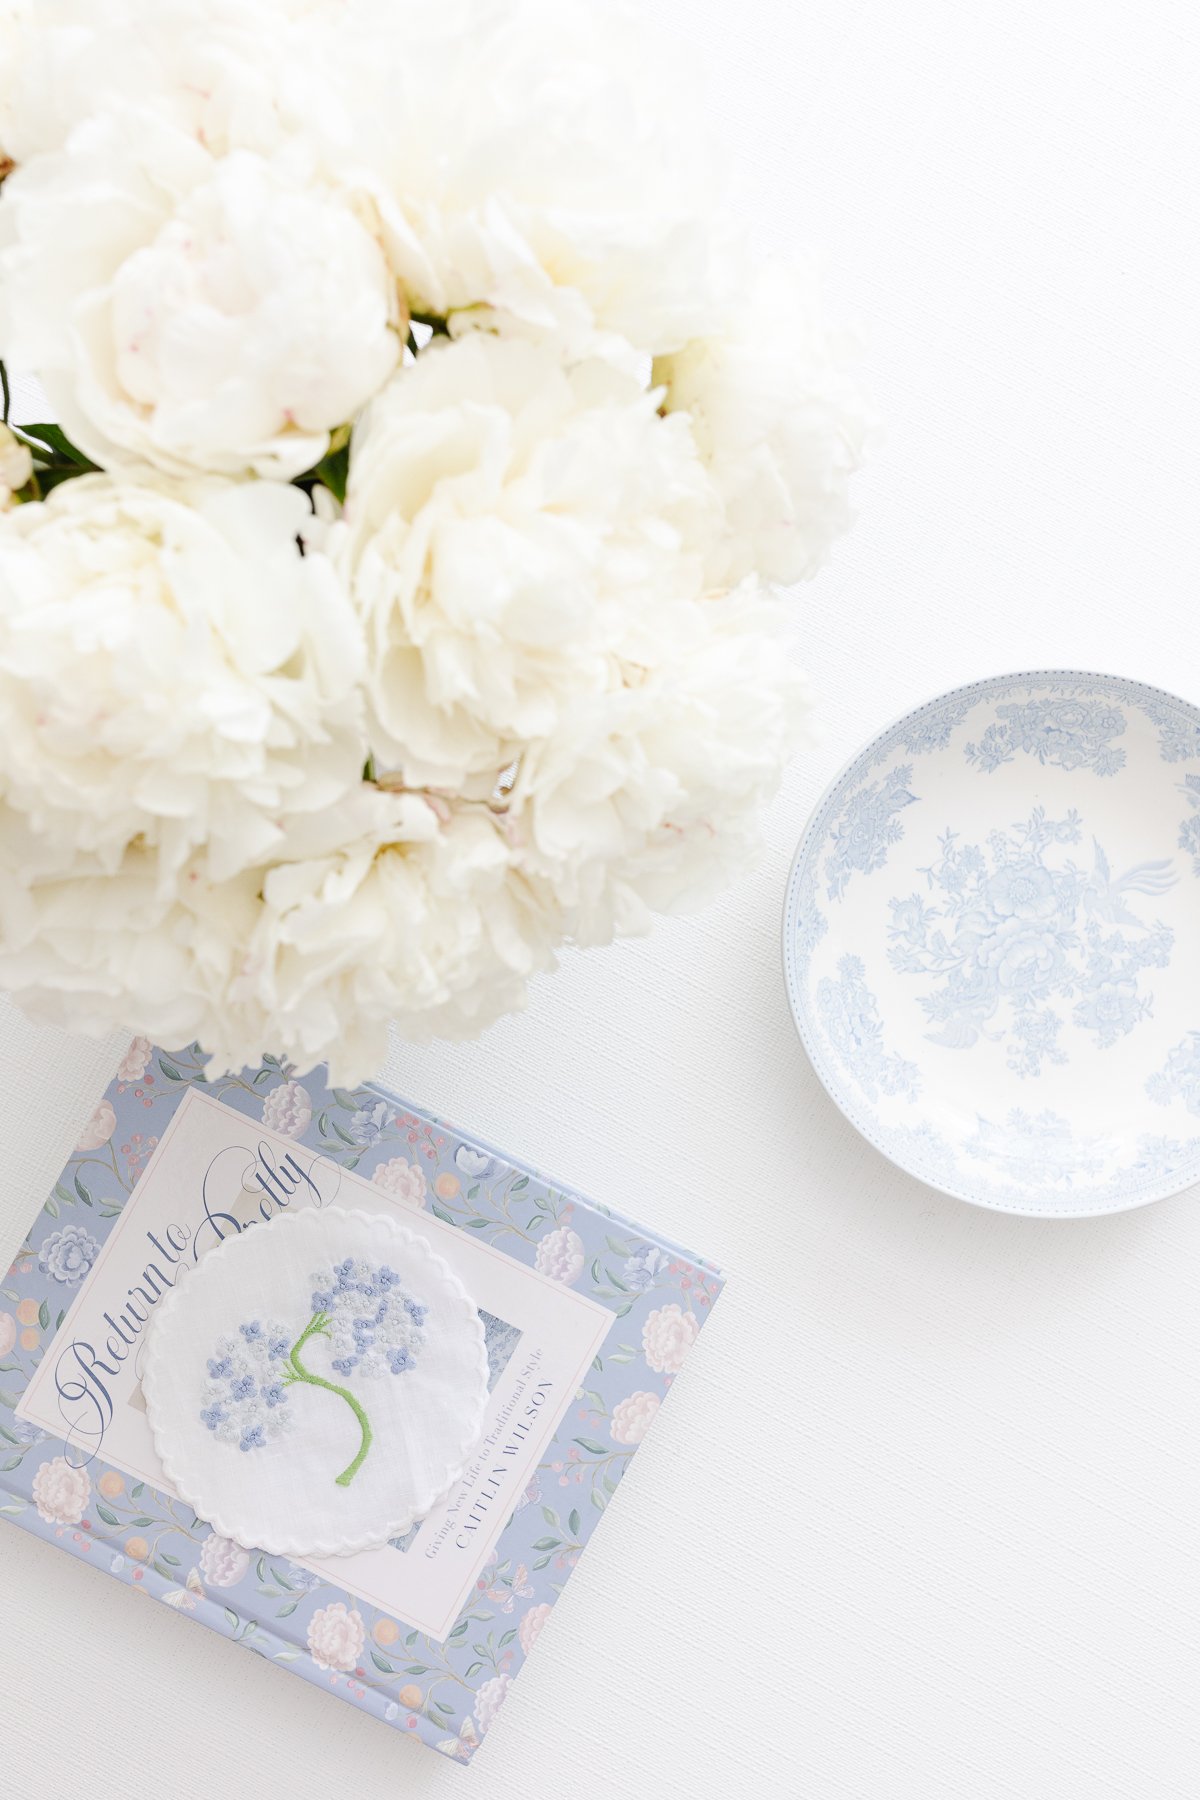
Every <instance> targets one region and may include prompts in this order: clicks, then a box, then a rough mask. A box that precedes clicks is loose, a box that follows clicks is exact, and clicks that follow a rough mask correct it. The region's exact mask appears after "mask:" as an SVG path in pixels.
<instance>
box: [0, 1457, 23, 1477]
mask: <svg viewBox="0 0 1200 1800" xmlns="http://www.w3.org/2000/svg"><path fill="white" fill-rule="evenodd" d="M20 1466H21V1458H20V1457H19V1456H10V1457H9V1459H8V1461H7V1462H6V1463H0V1474H4V1475H7V1474H9V1473H10V1471H11V1470H13V1469H19V1468H20Z"/></svg>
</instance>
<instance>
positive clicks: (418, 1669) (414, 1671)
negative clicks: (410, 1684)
mask: <svg viewBox="0 0 1200 1800" xmlns="http://www.w3.org/2000/svg"><path fill="white" fill-rule="evenodd" d="M404 1673H405V1674H406V1675H428V1673H429V1664H428V1663H409V1664H408V1667H407V1668H406V1669H405V1671H404Z"/></svg>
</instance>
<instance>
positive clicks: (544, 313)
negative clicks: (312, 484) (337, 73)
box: [342, 0, 723, 367]
mask: <svg viewBox="0 0 1200 1800" xmlns="http://www.w3.org/2000/svg"><path fill="white" fill-rule="evenodd" d="M352 31H357V32H358V33H359V34H360V35H361V38H362V40H363V41H364V42H365V43H367V44H370V45H372V46H374V47H376V49H377V54H376V55H375V56H374V58H373V61H374V64H375V67H374V69H373V70H367V69H365V68H359V70H358V71H357V73H356V76H355V79H356V81H358V82H360V83H361V84H362V95H363V104H362V108H361V112H362V115H363V123H362V125H361V126H360V133H359V135H360V138H361V140H362V141H361V143H360V145H359V156H360V162H361V163H362V164H364V165H369V168H370V172H371V176H373V177H374V182H375V185H374V187H373V189H372V191H373V193H374V196H375V198H376V201H377V204H378V208H379V212H380V216H381V220H382V223H383V227H384V242H385V245H386V248H387V251H388V254H389V258H390V260H391V263H392V266H393V267H394V268H395V270H396V271H397V273H398V274H399V275H400V277H401V279H402V281H403V283H404V286H405V289H406V291H407V292H408V294H409V296H410V298H411V301H412V304H413V306H414V309H415V310H417V311H421V312H427V313H432V314H436V315H439V316H442V317H445V316H446V315H448V314H449V315H451V316H452V320H453V326H452V328H453V329H454V330H455V331H458V330H469V329H472V328H474V327H475V326H476V325H478V324H487V325H490V326H496V327H499V328H500V329H502V330H505V331H512V332H516V333H518V334H522V335H527V336H532V337H535V338H539V339H541V338H545V337H548V336H552V337H555V338H557V339H558V340H560V341H561V342H562V344H563V345H564V346H565V348H566V350H567V352H568V354H570V355H571V356H573V357H577V356H582V355H587V354H595V353H598V352H599V353H603V354H606V355H610V356H612V357H613V359H614V360H616V361H618V362H620V363H621V364H622V366H624V367H631V366H634V365H635V363H636V356H637V354H638V353H641V354H645V353H650V354H653V353H655V352H657V351H662V350H668V349H675V348H677V347H678V346H679V345H681V344H683V343H684V342H685V341H686V340H687V339H689V338H692V337H695V336H697V335H699V334H700V333H701V332H703V331H706V330H709V329H711V328H712V326H713V324H714V322H715V319H716V317H717V316H718V308H717V296H718V294H719V293H720V292H721V280H720V278H721V276H722V274H723V270H722V265H721V262H720V260H719V258H718V257H717V256H716V255H715V254H714V250H715V241H714V227H713V220H714V214H715V212H716V210H717V206H716V202H717V196H718V194H719V193H720V191H721V188H722V185H723V183H722V175H721V168H720V165H719V163H718V161H717V158H716V155H715V152H714V146H713V143H712V134H711V131H710V130H709V129H708V124H707V120H706V119H705V117H704V113H703V110H702V106H701V104H700V101H699V98H698V93H697V89H698V79H697V71H696V70H695V69H694V68H692V67H691V66H690V65H689V66H688V67H687V68H683V67H681V66H680V61H681V57H680V46H679V43H678V40H672V41H671V43H670V44H669V45H665V44H662V43H659V42H657V41H656V40H655V39H654V38H653V37H652V36H651V35H650V34H649V33H648V28H647V22H646V20H645V18H644V17H643V16H640V15H639V13H638V12H637V10H636V9H635V8H634V7H632V6H622V5H611V4H602V3H600V0H592V3H589V4H578V3H575V4H571V3H565V0H446V4H443V5H441V6H439V7H437V8H436V9H429V8H418V7H416V6H411V5H410V6H405V5H403V4H400V5H395V4H392V3H391V0H374V3H372V0H367V3H366V4H361V3H360V4H358V5H357V6H356V5H354V4H351V7H350V11H349V13H348V14H347V15H346V19H345V22H344V23H343V26H342V32H343V35H348V34H349V33H351V32H352ZM372 95H373V96H374V97H372ZM368 179H369V177H368V176H367V175H365V174H364V180H368Z"/></svg>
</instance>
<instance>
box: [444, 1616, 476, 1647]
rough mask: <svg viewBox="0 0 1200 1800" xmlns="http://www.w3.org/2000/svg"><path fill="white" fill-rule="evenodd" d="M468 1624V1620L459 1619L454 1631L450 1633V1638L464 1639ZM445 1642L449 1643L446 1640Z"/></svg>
mask: <svg viewBox="0 0 1200 1800" xmlns="http://www.w3.org/2000/svg"><path fill="white" fill-rule="evenodd" d="M470 1623H471V1621H470V1619H460V1620H459V1621H458V1624H457V1625H456V1626H455V1627H454V1630H453V1631H452V1632H451V1633H450V1638H460V1637H465V1636H466V1633H467V1627H468V1625H469V1624H470ZM446 1641H447V1643H449V1641H450V1639H449V1638H447V1640H446Z"/></svg>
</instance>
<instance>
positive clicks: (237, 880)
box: [0, 0, 861, 1081]
mask: <svg viewBox="0 0 1200 1800" xmlns="http://www.w3.org/2000/svg"><path fill="white" fill-rule="evenodd" d="M665 62H666V59H664V58H663V57H662V55H661V54H658V53H656V51H655V49H654V47H653V46H652V45H647V44H646V43H645V42H644V41H643V40H642V38H641V36H640V34H639V30H638V28H637V26H636V23H635V22H634V21H632V20H631V18H630V17H629V15H627V14H626V13H623V12H615V11H612V10H610V9H609V8H607V7H605V6H602V5H600V4H599V3H598V0H578V3H576V0H439V4H438V5H437V6H434V7H428V6H423V5H422V6H417V5H416V4H414V3H413V0H104V4H103V5H99V4H97V0H0V180H2V183H3V185H2V186H0V354H2V355H3V357H4V358H5V359H6V360H7V362H8V364H9V366H10V367H20V368H21V369H23V370H28V371H32V372H35V373H36V375H37V377H38V379H39V381H40V383H41V385H42V388H43V389H44V391H45V393H46V394H47V395H48V397H49V401H50V405H51V408H52V410H53V412H54V415H55V420H56V423H55V424H54V425H48V424H34V425H27V426H26V427H24V428H23V429H19V428H17V427H16V426H15V425H13V424H12V422H11V421H10V419H9V407H8V386H7V380H5V383H4V401H5V405H4V417H5V428H4V432H3V434H2V436H0V985H2V986H4V987H6V988H8V989H9V990H10V991H12V992H13V993H15V994H16V996H17V997H18V999H19V1000H20V1001H21V1002H22V1003H23V1004H24V1005H25V1006H26V1007H27V1008H28V1009H29V1010H31V1011H32V1012H34V1013H35V1014H36V1015H39V1016H41V1017H44V1018H48V1019H51V1020H53V1021H56V1022H59V1023H63V1024H66V1025H68V1026H70V1027H73V1028H76V1029H81V1030H85V1031H93V1032H102V1031H107V1030H109V1029H111V1028H112V1027H114V1026H117V1025H120V1026H123V1027H126V1028H128V1029H129V1030H131V1031H136V1032H138V1033H142V1034H145V1035H146V1036H147V1037H150V1038H152V1039H155V1040H157V1041H159V1042H164V1043H168V1044H172V1043H185V1042H190V1041H193V1040H198V1041H199V1042H200V1043H201V1044H202V1045H203V1046H204V1047H205V1049H207V1050H208V1051H209V1052H211V1053H212V1055H213V1056H214V1058H215V1060H216V1064H217V1066H218V1067H229V1066H237V1065H240V1064H243V1063H246V1062H250V1061H255V1060H257V1058H258V1056H259V1054H260V1052H261V1051H262V1049H263V1048H264V1047H266V1046H269V1047H270V1048H271V1049H273V1050H275V1051H277V1052H283V1053H285V1054H286V1056H287V1058H288V1059H289V1060H290V1061H291V1062H293V1063H294V1064H295V1065H297V1067H298V1068H301V1069H303V1068H306V1067H308V1066H310V1065H311V1064H312V1063H314V1062H315V1061H317V1060H320V1059H323V1058H327V1059H328V1060H329V1061H330V1062H331V1064H332V1066H333V1069H334V1073H335V1078H337V1079H342V1080H347V1081H349V1080H354V1079H358V1078H359V1077H361V1076H363V1075H365V1074H366V1073H368V1072H369V1071H371V1070H372V1069H373V1068H375V1067H376V1066H377V1065H378V1063H379V1062H380V1061H381V1060H382V1057H383V1053H384V1045H385V1033H386V1027H387V1022H388V1020H390V1019H395V1020H397V1021H398V1022H399V1024H400V1027H401V1029H402V1030H403V1031H405V1032H406V1033H408V1034H410V1035H429V1034H435V1033H440V1034H445V1035H454V1034H464V1033H474V1032H476V1031H478V1030H479V1029H480V1028H482V1027H483V1026H484V1025H485V1024H486V1023H487V1022H488V1021H490V1020H491V1019H493V1018H495V1017H496V1016H497V1015H498V1014H499V1013H501V1012H503V1011H505V1010H508V1009H511V1008H513V1007H516V1006H519V1005H520V1004H521V1001H522V998H523V995H524V992H525V987H526V983H527V982H528V980H529V977H530V976H531V975H532V974H534V973H535V972H536V971H538V970H541V969H544V968H546V967H547V966H549V965H550V963H551V962H552V960H553V955H554V951H555V948H556V947H557V946H558V945H560V944H562V943H564V942H567V941H573V942H576V943H582V944H598V943H603V942H606V941H608V940H610V939H611V938H612V937H613V936H614V935H616V934H618V933H625V932H632V931H637V930H639V929H642V928H643V927H644V925H645V924H646V921H647V919H648V916H649V913H650V912H651V911H652V910H655V909H665V908H671V907H674V906H677V905H680V904H683V903H685V902H688V901H692V900H695V899H696V898H698V897H703V896H704V895H705V893H706V892H707V891H708V890H710V889H711V887H712V885H713V883H714V881H715V880H716V879H719V878H720V877H722V876H723V875H724V874H727V873H728V872H729V870H730V869H731V868H732V867H733V866H735V865H736V864H737V862H738V860H739V859H740V858H741V857H742V856H743V855H744V853H745V851H746V849H747V847H748V845H749V844H750V842H751V841H752V839H753V833H754V828H755V821H756V813H757V812H758V810H759V808H760V805H761V803H762V801H763V800H764V799H765V798H766V797H767V796H769V795H770V793H771V792H772V791H773V789H774V787H775V785H776V783H777V780H778V777H779V774H780V771H781V768H782V767H783V764H784V763H785V761H786V759H787V757H788V755H789V754H790V752H791V750H792V749H793V747H794V745H795V743H796V741H797V732H798V726H799V723H800V720H801V716H802V712H803V693H802V690H801V687H800V685H799V681H798V678H797V676H796V675H795V673H794V671H793V669H792V666H791V663H790V660H789V657H788V655H787V653H786V648H785V647H782V646H781V625H782V623H783V621H784V620H785V618H786V604H785V600H784V598H783V597H782V596H781V594H780V593H779V591H778V585H777V584H788V583H792V582H795V581H797V580H799V579H801V578H803V577H805V576H808V575H810V574H811V573H812V572H813V570H814V569H815V568H816V567H817V566H818V564H819V563H820V561H821V560H822V558H823V556H824V554H825V552H826V549H827V547H828V545H829V543H830V540H831V539H832V537H833V536H834V535H835V534H836V533H837V532H838V531H839V530H840V529H841V528H842V526H843V524H844V523H845V520H846V516H847V513H846V487H847V480H848V477H849V474H850V471H851V470H852V468H853V467H854V465H855V462H856V460H857V456H858V451H859V444H860V437H861V409H860V406H859V402H858V399H857V396H856V393H855V390H854V387H853V385H852V384H851V382H850V380H849V378H848V377H847V375H846V373H845V370H844V368H843V366H842V363H841V360H840V357H839V353H838V350H837V346H836V342H835V340H834V339H832V338H831V337H830V335H828V334H827V333H826V331H825V329H824V327H823V325H822V322H821V319H820V316H819V313H818V310H817V307H816V303H815V299H814V295H813V293H812V291H811V289H810V287H809V285H808V284H807V282H806V281H805V279H804V278H803V277H802V276H801V275H800V274H799V273H797V272H795V271H792V270H787V269H767V270H764V271H761V272H759V273H755V272H754V270H753V269H752V267H751V265H750V262H749V259H748V256H747V253H746V251H745V249H744V247H743V246H742V245H741V242H740V240H739V237H738V234H737V231H736V230H735V229H734V227H733V226H732V225H731V224H730V222H729V220H728V218H727V217H726V216H724V214H723V212H722V209H721V205H720V204H719V202H718V199H717V195H718V192H719V188H720V182H719V179H718V175H717V171H716V170H715V169H714V167H713V165H712V160H711V156H710V153H709V150H708V137H709V134H708V132H707V130H706V128H705V127H704V124H703V122H702V121H694V120H693V121H689V120H688V118H687V117H686V115H687V112H688V97H687V95H686V93H684V94H681V95H680V96H678V97H677V98H676V99H675V100H671V99H670V98H669V90H670V89H671V88H672V86H673V85H675V84H673V82H672V79H671V71H670V70H669V69H668V68H667V67H666V66H665ZM0 368H2V365H0Z"/></svg>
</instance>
